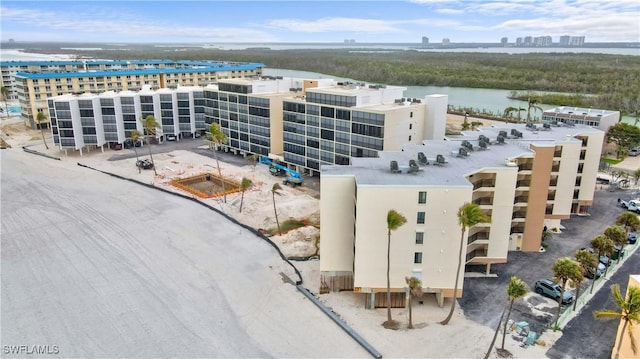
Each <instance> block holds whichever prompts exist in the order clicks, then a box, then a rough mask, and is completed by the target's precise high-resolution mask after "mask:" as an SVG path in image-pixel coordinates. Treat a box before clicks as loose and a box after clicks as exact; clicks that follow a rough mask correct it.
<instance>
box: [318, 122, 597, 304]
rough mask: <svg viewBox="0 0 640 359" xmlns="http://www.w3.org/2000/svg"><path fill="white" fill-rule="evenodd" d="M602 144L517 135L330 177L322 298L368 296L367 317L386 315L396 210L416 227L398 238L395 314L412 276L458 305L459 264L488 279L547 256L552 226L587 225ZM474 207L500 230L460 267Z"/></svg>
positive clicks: (475, 240) (485, 135)
mask: <svg viewBox="0 0 640 359" xmlns="http://www.w3.org/2000/svg"><path fill="white" fill-rule="evenodd" d="M603 141H604V132H603V131H600V130H598V129H595V128H592V127H588V126H581V125H576V126H574V127H564V126H563V127H554V126H545V127H543V128H540V129H537V128H534V127H532V126H531V125H529V126H526V125H509V126H505V127H491V128H483V129H481V130H480V131H472V132H464V133H463V135H462V136H448V137H447V138H446V140H427V141H423V142H422V144H407V145H404V146H402V149H401V150H397V151H381V152H379V158H353V159H352V163H351V164H350V165H348V166H337V165H327V166H322V168H321V174H320V177H321V182H320V185H321V193H322V198H321V200H320V222H321V223H322V226H321V229H320V241H321V246H320V271H321V276H322V279H321V288H320V290H321V291H328V290H341V289H345V290H354V291H355V292H359V293H366V300H365V303H366V306H367V307H369V308H373V307H378V306H384V305H386V302H385V295H383V293H385V292H386V263H387V223H386V215H387V212H388V211H389V210H391V209H394V210H396V211H398V212H399V213H401V214H402V215H404V216H405V217H406V219H407V223H406V224H405V225H403V226H401V227H400V228H398V229H397V230H394V231H392V232H391V252H390V258H391V259H390V260H391V266H390V275H391V290H392V291H393V292H394V296H393V298H392V301H393V303H392V305H402V303H404V298H405V297H404V296H405V290H406V289H405V288H406V283H405V277H411V276H413V277H417V278H418V279H420V280H421V281H422V287H423V290H424V291H425V292H426V293H434V294H435V295H436V298H437V300H438V303H439V304H440V305H442V304H443V300H444V298H451V297H460V296H461V295H462V292H463V286H462V284H463V276H462V275H461V276H460V280H459V283H458V288H459V289H458V291H457V293H454V284H455V283H454V282H455V277H456V268H457V263H458V260H459V259H461V260H462V261H463V263H465V264H467V265H483V266H485V270H486V272H487V273H488V272H489V271H490V270H491V264H493V263H504V262H506V260H507V253H508V251H528V252H531V251H539V250H540V248H541V241H542V235H543V231H544V229H545V226H546V227H547V228H548V229H554V228H561V227H560V222H561V220H562V219H567V218H569V217H570V216H571V215H573V214H575V215H580V214H586V213H588V211H589V207H590V206H591V204H592V201H593V194H594V189H595V180H596V174H597V169H598V164H599V160H600V152H601V149H602V144H603ZM465 203H475V204H477V205H479V206H480V208H481V210H482V211H484V212H485V213H486V214H487V215H488V216H489V217H490V218H491V223H481V224H478V225H475V226H473V227H471V228H468V229H467V231H466V233H464V249H463V252H462V257H461V258H459V256H458V253H459V245H460V236H461V231H460V230H461V227H460V225H459V224H458V218H457V213H458V209H459V208H460V207H461V206H462V205H463V204H465ZM460 274H462V273H460Z"/></svg>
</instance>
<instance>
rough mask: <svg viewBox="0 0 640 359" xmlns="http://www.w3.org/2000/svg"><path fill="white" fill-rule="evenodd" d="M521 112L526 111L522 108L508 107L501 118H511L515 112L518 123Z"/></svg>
mask: <svg viewBox="0 0 640 359" xmlns="http://www.w3.org/2000/svg"><path fill="white" fill-rule="evenodd" d="M522 111H526V109H524V108H522V107H513V106H509V107H507V108H505V109H504V113H503V117H505V118H513V113H514V112H516V113H517V114H518V122H520V121H521V116H520V113H521V112H522Z"/></svg>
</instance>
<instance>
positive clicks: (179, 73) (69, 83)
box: [1, 60, 264, 127]
mask: <svg viewBox="0 0 640 359" xmlns="http://www.w3.org/2000/svg"><path fill="white" fill-rule="evenodd" d="M38 64H41V65H38ZM1 65H2V70H3V82H4V83H9V84H10V85H11V96H14V97H16V98H17V99H18V101H19V103H20V111H21V117H22V118H23V119H24V121H25V123H26V124H27V125H28V126H30V127H36V125H37V124H36V121H35V120H36V117H37V114H38V113H39V112H41V113H44V114H45V115H46V114H47V99H48V98H50V97H54V96H59V95H64V94H83V93H93V94H99V93H102V92H106V91H139V90H141V89H142V88H143V87H145V86H147V87H150V88H151V89H160V88H176V87H177V86H206V85H209V84H212V83H216V82H217V81H218V80H220V79H228V78H231V79H233V78H255V77H259V76H260V75H261V74H262V69H263V67H264V65H263V64H260V63H235V62H234V63H231V62H211V61H172V60H138V61H66V62H65V61H63V62H60V63H58V62H55V61H51V62H42V63H40V62H37V63H31V62H24V63H22V62H2V63H1ZM16 68H19V71H16ZM5 77H6V79H5ZM44 122H45V123H44V124H43V126H47V127H48V125H49V119H48V117H47V119H46V120H45V121H44Z"/></svg>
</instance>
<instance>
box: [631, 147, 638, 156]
mask: <svg viewBox="0 0 640 359" xmlns="http://www.w3.org/2000/svg"><path fill="white" fill-rule="evenodd" d="M638 155H640V148H632V149H631V151H629V156H634V157H635V156H638Z"/></svg>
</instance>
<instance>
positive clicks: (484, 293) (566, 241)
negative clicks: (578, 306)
mask: <svg viewBox="0 0 640 359" xmlns="http://www.w3.org/2000/svg"><path fill="white" fill-rule="evenodd" d="M620 196H623V194H622V193H621V192H619V191H616V192H609V191H606V190H603V191H597V192H596V194H595V198H594V205H593V206H592V207H591V209H590V211H589V213H590V216H572V217H571V219H569V220H565V221H563V226H564V227H565V228H564V229H563V230H562V233H561V234H554V235H553V236H552V238H550V239H548V240H547V243H548V247H547V250H546V252H544V253H524V252H510V253H509V255H508V262H507V263H505V264H495V265H492V268H491V273H492V274H496V275H497V277H480V278H465V280H464V294H463V297H462V298H461V299H460V300H459V302H460V306H461V307H462V309H463V310H464V313H465V315H466V316H468V317H469V318H470V319H472V320H474V321H476V322H478V323H481V324H483V325H487V326H489V327H492V328H495V326H496V325H497V324H498V321H499V318H500V313H501V311H502V309H503V308H504V306H505V305H506V304H507V298H506V287H507V284H508V282H509V280H510V278H511V276H517V277H519V278H521V279H522V280H524V281H525V282H526V283H527V284H528V286H529V289H530V291H531V292H530V293H528V294H527V295H526V296H525V297H524V298H523V299H522V300H518V301H516V303H515V304H514V308H513V311H512V314H511V319H513V320H515V321H527V322H528V323H529V325H530V329H531V330H533V331H536V332H538V333H542V332H543V331H544V330H546V328H547V327H548V326H549V325H550V324H551V323H553V320H554V315H555V313H556V311H557V302H555V301H554V300H551V299H549V298H546V297H542V296H540V295H538V294H536V293H533V287H534V284H535V282H536V281H537V280H538V279H541V278H552V277H553V274H552V272H551V266H552V265H553V263H554V262H555V261H556V260H557V259H558V258H561V257H565V256H568V257H573V254H574V253H575V251H576V250H577V249H580V248H582V247H585V246H588V243H589V241H590V240H591V239H593V238H594V237H595V236H597V235H598V234H601V233H603V231H604V229H605V228H606V227H608V226H610V225H612V224H614V223H615V220H616V218H617V217H618V216H619V215H620V214H621V213H623V212H624V210H623V209H622V208H620V207H619V206H616V199H617V198H618V197H620ZM636 255H637V254H636ZM634 258H635V256H634ZM630 259H633V258H630ZM630 262H633V261H632V260H628V261H626V262H625V265H624V266H623V267H621V268H620V269H619V270H618V272H617V273H616V276H621V277H624V276H625V273H626V275H628V274H629V272H630V271H631V272H633V270H632V269H633V266H632V265H629V264H628V263H630ZM477 270H478V271H480V272H484V266H482V267H478V268H477ZM636 273H637V271H636ZM615 278H616V277H614V280H615ZM623 281H624V283H625V284H626V279H624V280H623ZM590 284H591V281H590V280H587V281H586V282H585V284H584V287H588V286H590ZM587 290H588V289H587ZM601 292H604V294H603V295H604V296H605V297H606V296H607V295H608V294H609V291H608V286H605V290H602V291H601ZM594 305H595V304H594ZM585 312H588V309H585V310H583V315H585V314H584V313H585ZM590 315H591V314H590V313H587V316H590ZM571 323H573V322H570V323H569V324H571ZM582 325H583V324H582V322H578V324H571V325H570V326H567V328H566V329H565V331H564V334H563V337H564V336H566V335H568V333H569V332H571V331H574V330H575V331H577V332H578V333H580V332H581V331H582V332H584V330H586V329H576V328H581V326H582ZM585 325H586V324H585ZM598 325H599V326H600V328H603V330H604V328H607V324H604V323H598ZM589 326H591V327H593V325H589ZM613 336H614V337H615V328H613ZM587 340H589V344H590V345H589V346H585V345H584V343H582V344H580V343H577V342H572V341H569V340H562V341H560V342H558V343H557V344H556V345H555V346H554V347H553V348H552V351H550V353H576V356H575V357H576V358H590V357H602V356H601V355H600V356H592V355H591V353H593V352H600V353H602V352H606V350H610V348H611V343H612V341H613V340H609V339H608V337H607V336H606V335H597V336H591V337H590V338H589V339H587ZM592 348H600V349H599V351H597V350H596V351H592ZM603 348H604V349H603ZM569 357H571V356H569Z"/></svg>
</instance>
